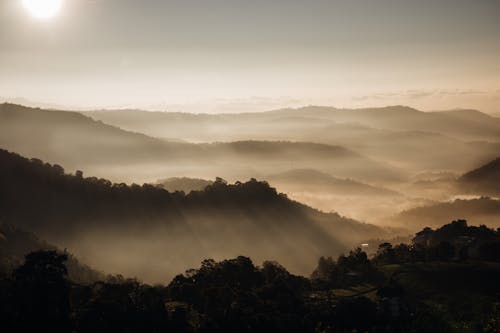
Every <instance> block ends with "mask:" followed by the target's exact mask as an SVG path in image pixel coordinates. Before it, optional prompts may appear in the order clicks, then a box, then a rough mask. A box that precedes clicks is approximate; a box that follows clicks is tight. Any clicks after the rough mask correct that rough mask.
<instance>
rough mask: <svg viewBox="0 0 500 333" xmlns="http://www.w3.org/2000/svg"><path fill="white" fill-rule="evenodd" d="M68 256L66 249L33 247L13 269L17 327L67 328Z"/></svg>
mask: <svg viewBox="0 0 500 333" xmlns="http://www.w3.org/2000/svg"><path fill="white" fill-rule="evenodd" d="M67 259H68V256H67V255H66V254H65V253H64V254H60V253H58V252H56V251H36V252H32V253H30V254H28V255H27V256H26V260H25V263H24V264H23V265H22V266H20V267H19V268H18V269H16V270H15V271H14V274H13V276H14V298H13V299H14V302H16V304H15V305H14V307H15V308H16V314H17V316H18V320H17V321H16V322H17V323H18V325H19V327H18V329H19V330H20V331H24V330H26V331H33V332H35V331H37V332H68V331H70V329H71V325H70V319H69V314H70V307H69V283H68V280H67V274H68V272H67V269H66V265H65V262H66V260H67Z"/></svg>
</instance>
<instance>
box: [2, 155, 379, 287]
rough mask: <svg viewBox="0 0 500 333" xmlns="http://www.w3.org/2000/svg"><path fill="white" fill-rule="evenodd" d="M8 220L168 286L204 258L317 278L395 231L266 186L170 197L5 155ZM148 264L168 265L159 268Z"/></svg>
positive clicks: (116, 269)
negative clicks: (338, 257)
mask: <svg viewBox="0 0 500 333" xmlns="http://www.w3.org/2000/svg"><path fill="white" fill-rule="evenodd" d="M0 216H2V219H3V220H4V221H5V222H7V223H9V224H12V225H15V226H16V227H18V228H22V229H25V230H29V231H32V232H35V233H36V234H37V235H39V236H40V237H43V238H44V239H47V240H48V241H50V242H52V243H54V244H56V245H58V246H60V247H63V248H68V249H69V250H70V251H71V252H72V253H75V255H77V256H78V257H79V258H81V259H82V260H84V261H85V262H88V263H89V264H91V265H92V266H93V267H96V268H97V269H103V270H106V271H107V272H109V273H112V274H115V273H122V274H127V275H129V276H134V275H135V276H139V277H141V278H143V279H145V280H147V281H155V282H157V281H162V280H164V279H166V278H168V277H172V274H174V273H176V272H178V271H183V270H184V269H187V268H188V267H190V266H192V265H193V264H194V263H196V262H199V261H201V260H202V259H204V258H207V257H211V258H217V259H220V258H227V257H231V256H235V255H241V254H242V255H250V256H252V257H253V258H255V259H256V260H259V261H262V260H268V259H270V260H278V261H279V262H281V263H283V264H286V266H287V267H290V268H291V269H292V270H294V271H296V272H300V273H302V274H307V273H309V272H310V271H311V270H312V267H311V264H312V263H314V262H315V261H316V259H317V258H318V257H319V256H320V255H326V254H329V255H331V254H338V253H340V252H342V251H345V250H346V249H347V248H349V247H352V246H355V245H357V244H359V242H360V241H361V240H362V239H369V238H376V237H382V236H383V235H385V231H384V230H382V229H380V228H378V227H375V226H373V225H368V224H363V223H360V222H357V221H355V220H352V219H347V218H343V217H341V216H339V215H338V214H336V213H328V214H326V213H322V212H320V211H317V210H314V209H312V208H310V207H308V206H305V205H302V204H300V203H298V202H295V201H291V200H290V199H288V198H287V197H286V196H285V195H283V194H278V193H277V192H276V190H275V189H274V188H272V187H270V186H269V185H268V184H267V183H265V182H259V181H256V180H255V179H253V180H251V181H249V182H246V183H240V182H238V183H236V184H232V185H230V184H227V183H226V182H224V181H223V180H221V179H218V180H217V181H216V182H215V183H214V184H212V185H210V186H208V187H207V188H206V189H204V190H203V191H192V192H190V193H189V194H184V193H182V192H175V193H170V192H168V191H166V190H164V189H161V188H159V187H157V186H153V185H147V184H145V185H143V186H139V185H132V186H127V185H125V184H112V183H111V182H110V181H108V180H105V179H98V178H95V177H89V178H84V177H83V175H82V173H80V172H78V173H77V174H76V175H70V174H66V173H65V171H64V169H63V168H62V167H61V166H59V165H50V164H47V163H43V162H42V161H40V160H28V159H26V158H23V157H21V156H19V155H16V154H12V153H9V152H7V151H4V150H1V151H0ZM148 258H155V260H156V261H158V262H161V263H163V264H162V265H158V266H151V265H150V264H149V263H148Z"/></svg>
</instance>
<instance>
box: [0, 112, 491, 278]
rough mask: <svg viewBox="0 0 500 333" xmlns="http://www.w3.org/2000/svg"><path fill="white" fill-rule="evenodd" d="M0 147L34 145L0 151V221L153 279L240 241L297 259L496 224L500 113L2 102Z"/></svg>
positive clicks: (110, 267) (259, 256)
mask: <svg viewBox="0 0 500 333" xmlns="http://www.w3.org/2000/svg"><path fill="white" fill-rule="evenodd" d="M0 147H1V148H3V149H6V150H8V151H11V152H15V153H18V154H21V155H22V156H24V157H27V158H35V160H34V161H32V162H28V161H27V160H23V159H22V158H20V157H13V156H12V155H9V153H7V152H4V158H5V160H4V161H5V163H4V165H2V167H4V168H7V169H8V168H9V167H8V164H9V163H11V169H9V170H10V171H9V172H11V173H10V174H9V173H8V172H7V171H5V170H4V173H3V180H2V181H3V182H4V183H3V187H2V188H3V195H4V196H5V197H6V198H7V197H12V193H17V195H18V196H17V197H15V196H14V197H12V198H10V199H9V200H10V201H9V200H3V205H4V210H5V211H6V212H7V213H5V214H4V216H3V217H2V220H3V222H6V223H8V224H14V225H16V226H18V227H21V228H22V229H26V230H28V231H33V232H35V233H36V234H37V235H39V236H40V237H42V238H43V239H46V240H48V241H50V242H52V243H54V244H56V245H58V246H60V247H63V248H64V247H67V248H68V249H70V250H71V251H72V252H73V253H75V254H76V255H78V257H79V258H82V259H83V260H84V261H85V262H87V263H89V264H91V265H92V266H93V267H95V268H97V269H102V270H106V271H107V272H109V273H122V274H126V275H130V276H138V277H140V278H141V279H145V280H147V281H152V282H158V281H162V280H164V279H168V278H170V277H171V276H172V274H174V273H178V272H180V271H183V270H184V269H187V268H189V267H193V266H195V265H196V264H197V263H198V262H200V260H202V259H204V258H206V257H210V258H214V259H224V258H229V257H234V256H237V255H240V254H243V255H248V256H251V257H252V258H253V259H254V260H255V261H256V262H260V261H264V260H277V261H279V262H280V263H282V264H284V265H285V266H286V267H287V268H289V269H290V270H291V271H292V272H296V273H299V274H306V275H307V274H309V273H310V271H311V269H312V268H313V266H314V264H315V261H316V258H318V257H319V256H321V255H335V254H338V253H341V252H343V251H346V250H347V249H349V248H350V247H353V246H357V245H359V244H361V243H362V242H365V241H367V240H369V239H384V238H391V237H396V236H407V235H408V234H409V233H412V232H414V231H416V230H419V229H421V228H422V227H424V226H426V225H431V224H432V225H441V224H444V223H447V222H449V221H450V220H452V219H455V218H467V219H469V223H470V224H480V223H485V224H488V225H490V226H497V225H500V223H499V220H498V217H499V216H500V211H499V208H498V206H499V204H498V202H499V201H498V200H497V199H495V198H496V197H498V193H499V189H498V184H499V183H500V182H499V181H498V180H499V178H498V177H499V169H500V168H499V165H498V159H496V158H497V157H498V155H500V121H499V119H497V118H494V117H490V116H487V115H486V114H482V113H480V112H478V111H472V110H460V111H447V112H421V111H418V110H414V109H411V108H408V107H399V106H398V107H387V108H378V109H358V110H344V109H334V108H327V107H306V108H301V109H284V110H276V111H270V112H264V113H253V114H230V115H229V114H228V115H225V114H220V115H204V114H197V115H195V114H181V113H160V112H145V111H135V110H120V111H95V112H84V113H83V114H82V113H76V112H71V111H54V110H41V109H33V108H27V107H23V106H19V105H13V104H3V105H0ZM7 162H9V163H7ZM46 162H48V163H51V164H59V165H61V166H63V167H64V169H65V170H66V172H69V173H71V174H73V175H76V176H70V175H65V174H64V172H63V171H61V170H62V168H60V167H59V166H57V165H56V166H54V167H43V165H44V163H46ZM12 163H13V164H12ZM7 169H6V170H7ZM13 170H14V171H13ZM80 170H81V171H80ZM216 177H222V178H224V179H225V180H227V181H228V182H229V184H232V183H234V185H229V184H227V183H226V181H224V180H222V179H217V180H216ZM253 178H256V179H258V180H259V181H256V180H251V181H249V182H247V181H248V180H249V179H253ZM13 179H15V180H16V181H17V182H18V183H16V184H17V185H15V186H13V187H12V186H11V187H8V186H7V185H8V184H11V182H12V181H13ZM260 181H267V182H268V183H269V184H270V186H269V185H267V184H266V183H262V182H260ZM113 183H116V184H113ZM125 183H126V184H128V185H126V184H125ZM143 183H149V184H151V185H144V186H142V185H135V184H143ZM12 184H13V183H12ZM19 184H23V185H19ZM37 184H38V185H37ZM48 184H50V186H49V185H48ZM132 184H134V185H132ZM20 186H21V187H20ZM23 186H24V188H23ZM47 186H49V187H50V188H51V189H50V190H48V187H47ZM45 187H47V188H45ZM7 188H9V191H10V192H9V191H7V190H6V189H7ZM44 188H45V189H44ZM273 188H276V189H277V190H274V189H273ZM167 191H168V192H167ZM176 191H182V192H177V193H175V192H176ZM279 192H283V193H284V194H286V196H288V198H287V197H285V195H281V194H279ZM27 193H29V194H27ZM482 196H489V197H490V198H482ZM457 198H459V199H458V200H457ZM290 199H293V200H296V201H298V202H300V203H301V204H299V203H297V202H295V201H291V200H290ZM8 202H10V204H8ZM303 204H306V205H309V206H311V207H313V208H310V207H308V206H305V205H303ZM23 205H25V206H23ZM33 205H34V206H33ZM23 207H30V208H29V209H25V208H23ZM316 209H319V210H316ZM342 216H345V217H342ZM359 221H361V222H365V223H360V222H359ZM366 223H370V224H366ZM375 225H378V226H383V227H384V228H381V227H376V226H375ZM387 226H390V228H385V227H387ZM151 258H155V260H156V261H157V262H161V263H163V264H162V265H149V261H150V260H151Z"/></svg>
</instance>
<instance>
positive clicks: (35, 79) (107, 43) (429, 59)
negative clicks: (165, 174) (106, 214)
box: [0, 0, 500, 112]
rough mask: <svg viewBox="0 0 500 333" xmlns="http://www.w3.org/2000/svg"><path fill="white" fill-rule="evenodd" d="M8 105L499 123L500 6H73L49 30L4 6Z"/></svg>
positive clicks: (385, 1)
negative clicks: (461, 114)
mask: <svg viewBox="0 0 500 333" xmlns="http://www.w3.org/2000/svg"><path fill="white" fill-rule="evenodd" d="M41 1H42V0H41ZM0 96H1V97H3V98H14V97H22V98H27V99H29V100H32V101H39V102H46V103H53V104H60V105H69V106H80V107H112V106H137V107H146V108H155V109H161V108H166V107H167V108H168V109H171V110H176V111H177V110H185V111H208V112H212V111H221V110H223V111H248V110H252V109H255V110H260V109H267V108H274V107H280V106H298V105H303V104H329V105H334V106H340V107H351V106H375V105H388V104H407V105H410V106H414V107H419V108H423V109H444V108H455V107H470V108H478V109H481V110H484V111H492V112H500V1H498V0H467V1H465V0H446V1H444V0H441V1H440V0H418V1H416V0H408V1H406V0H391V1H389V0H366V1H361V0H345V1H341V0H308V1H306V0H300V1H299V0H244V1H240V0H198V1H196V0H178V1H177V0H65V1H64V4H63V8H62V9H61V11H60V13H59V15H57V16H56V17H54V18H52V19H47V20H39V19H36V18H34V17H32V16H31V15H30V14H29V12H28V11H27V10H26V9H25V8H24V7H23V5H22V0H0Z"/></svg>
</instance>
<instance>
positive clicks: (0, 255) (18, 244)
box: [0, 224, 105, 284]
mask: <svg viewBox="0 0 500 333" xmlns="http://www.w3.org/2000/svg"><path fill="white" fill-rule="evenodd" d="M38 250H58V249H57V247H56V246H54V245H51V244H49V243H47V242H45V241H43V240H40V239H39V238H38V237H36V236H35V235H34V234H33V233H30V232H26V231H22V230H19V229H18V228H16V227H14V226H12V225H7V224H0V276H2V275H3V276H9V275H10V274H11V273H12V271H13V270H14V269H15V268H17V267H18V266H20V265H21V264H22V263H23V262H24V257H25V256H26V255H27V254H28V253H30V252H33V251H38ZM58 251H59V250H58ZM66 266H67V268H68V276H69V278H70V279H71V280H72V281H74V282H77V283H85V284H88V283H93V282H96V281H99V280H100V281H102V280H103V279H104V278H105V275H104V274H103V273H101V272H97V271H95V270H93V269H92V268H90V267H89V266H87V265H85V264H82V263H80V262H79V261H78V259H76V258H75V257H74V256H72V255H68V261H67V263H66Z"/></svg>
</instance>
